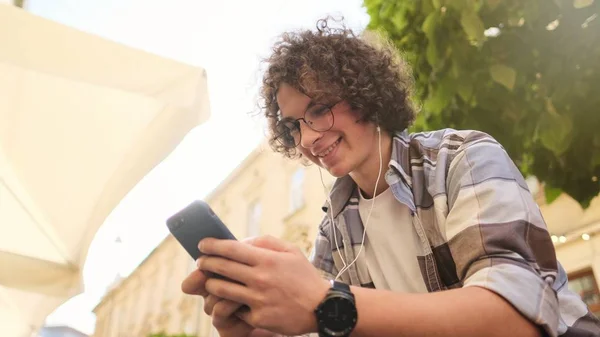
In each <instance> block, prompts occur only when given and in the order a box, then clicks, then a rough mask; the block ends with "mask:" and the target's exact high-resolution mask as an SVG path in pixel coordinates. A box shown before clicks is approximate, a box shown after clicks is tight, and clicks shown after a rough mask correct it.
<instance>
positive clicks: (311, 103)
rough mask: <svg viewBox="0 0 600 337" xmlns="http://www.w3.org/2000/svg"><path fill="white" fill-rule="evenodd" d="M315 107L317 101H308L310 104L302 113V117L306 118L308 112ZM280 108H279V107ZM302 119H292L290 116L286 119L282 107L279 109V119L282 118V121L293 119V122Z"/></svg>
mask: <svg viewBox="0 0 600 337" xmlns="http://www.w3.org/2000/svg"><path fill="white" fill-rule="evenodd" d="M315 105H317V103H315V101H313V100H312V99H311V100H310V101H308V104H307V105H306V107H305V108H304V111H303V112H302V117H304V114H306V112H307V111H308V110H309V109H310V108H312V107H313V106H315ZM278 107H279V106H278ZM302 117H298V118H292V117H290V116H287V117H284V116H283V111H281V107H279V118H280V119H282V120H283V119H293V120H297V119H299V118H302Z"/></svg>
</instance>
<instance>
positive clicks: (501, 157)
mask: <svg viewBox="0 0 600 337" xmlns="http://www.w3.org/2000/svg"><path fill="white" fill-rule="evenodd" d="M446 185H447V186H446V187H447V191H448V195H447V197H448V206H449V212H448V216H447V218H446V221H445V233H446V236H447V240H448V245H449V247H450V251H451V253H452V257H453V259H454V262H455V264H456V271H457V275H458V277H459V279H460V280H461V281H462V283H463V286H464V287H473V286H478V287H483V288H486V289H489V290H491V291H493V292H495V293H496V294H498V295H500V296H502V297H503V298H504V299H505V300H506V301H508V302H509V303H510V304H512V305H513V306H514V308H516V310H518V311H519V312H520V313H521V314H522V315H523V316H525V317H526V318H528V319H529V320H530V321H531V322H534V323H535V324H537V325H538V326H539V327H540V328H542V331H544V332H545V333H546V334H547V335H548V336H553V337H554V336H557V328H558V322H559V317H558V315H559V314H558V313H559V310H558V300H557V295H556V292H555V290H554V289H553V288H552V285H553V283H554V281H555V279H556V277H557V269H558V266H557V260H556V254H555V251H554V246H553V244H552V240H551V238H550V234H549V233H548V230H547V228H546V224H545V222H544V220H543V218H542V215H541V212H540V210H539V207H538V206H537V204H536V203H535V201H534V200H533V197H532V195H531V193H530V192H529V190H528V188H527V184H526V183H525V180H524V179H523V176H522V175H521V173H520V172H519V170H518V169H517V167H516V166H515V165H514V163H513V162H512V160H511V159H510V157H509V156H508V154H507V153H506V152H505V151H504V149H503V148H502V146H501V145H500V144H499V143H498V142H496V141H495V140H494V139H493V138H491V137H490V136H488V135H486V134H483V133H479V132H474V133H472V134H470V135H469V136H467V138H466V139H465V142H464V143H463V144H462V145H461V146H460V147H459V149H458V150H457V153H456V156H455V157H454V159H453V160H452V161H451V163H450V165H449V168H448V176H447V180H446Z"/></svg>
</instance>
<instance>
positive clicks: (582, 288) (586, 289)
mask: <svg viewBox="0 0 600 337" xmlns="http://www.w3.org/2000/svg"><path fill="white" fill-rule="evenodd" d="M569 289H571V290H572V291H574V292H576V293H577V294H579V296H581V299H582V300H583V301H584V302H585V304H587V306H588V308H590V311H591V312H592V313H594V314H595V315H596V316H598V317H600V291H598V283H597V282H596V278H595V277H594V272H593V271H592V269H586V270H583V271H580V272H576V273H573V274H571V275H569Z"/></svg>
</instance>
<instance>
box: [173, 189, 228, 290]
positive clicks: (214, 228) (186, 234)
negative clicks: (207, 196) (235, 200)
mask: <svg viewBox="0 0 600 337" xmlns="http://www.w3.org/2000/svg"><path fill="white" fill-rule="evenodd" d="M167 227H168V228H169V232H171V234H172V235H173V236H174V237H175V239H176V240H177V241H178V242H179V243H180V244H181V246H183V248H184V249H185V250H186V251H187V252H188V254H189V255H190V256H191V257H192V258H193V259H194V260H198V258H200V256H202V253H201V252H200V250H199V249H198V243H200V241H202V240H203V239H205V238H216V239H222V240H236V238H235V236H234V235H233V234H232V233H231V231H230V230H229V229H228V228H227V226H225V224H224V223H223V222H222V221H221V219H219V217H218V216H217V215H216V214H215V213H214V212H213V210H212V209H211V208H210V206H209V205H208V204H207V203H206V202H204V201H200V200H196V201H194V202H192V203H191V204H190V205H188V206H187V207H185V208H184V209H182V210H181V211H179V212H177V213H175V214H174V215H172V216H171V217H170V218H169V219H167ZM209 276H210V277H218V278H222V279H227V278H225V277H223V276H221V275H217V274H213V275H209ZM232 282H234V281H232Z"/></svg>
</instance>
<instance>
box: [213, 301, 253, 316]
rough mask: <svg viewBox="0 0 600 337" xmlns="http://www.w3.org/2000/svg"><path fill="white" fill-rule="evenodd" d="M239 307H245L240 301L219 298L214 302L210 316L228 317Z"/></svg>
mask: <svg viewBox="0 0 600 337" xmlns="http://www.w3.org/2000/svg"><path fill="white" fill-rule="evenodd" d="M240 308H247V307H246V306H245V305H244V304H242V303H237V302H233V301H230V300H224V299H220V300H219V301H218V302H217V303H215V305H214V307H213V311H212V316H213V317H215V318H219V317H230V316H231V315H233V314H234V313H235V312H237V311H238V310H240Z"/></svg>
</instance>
